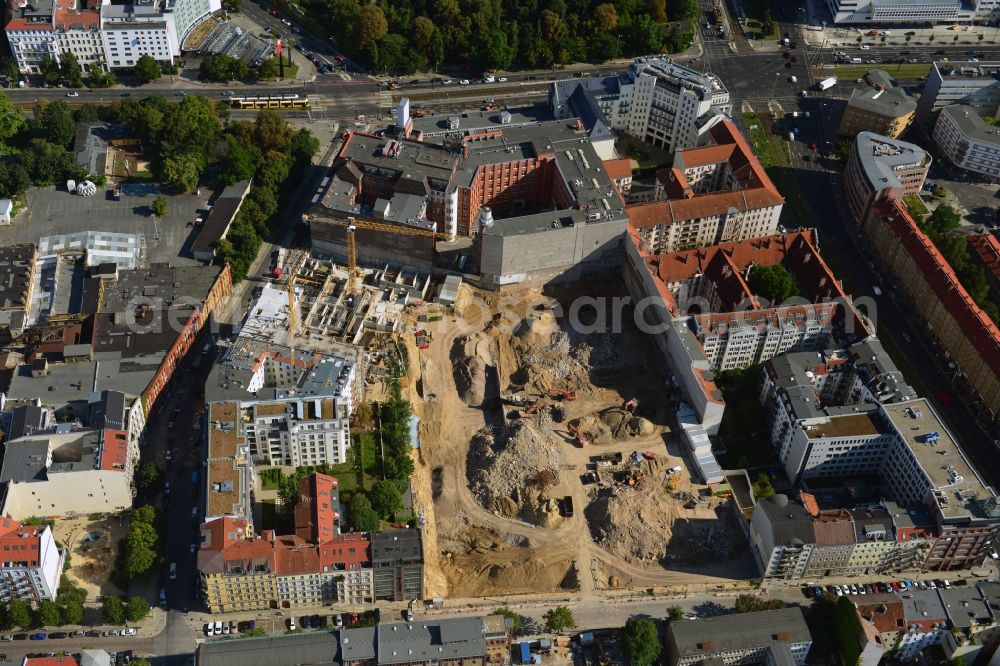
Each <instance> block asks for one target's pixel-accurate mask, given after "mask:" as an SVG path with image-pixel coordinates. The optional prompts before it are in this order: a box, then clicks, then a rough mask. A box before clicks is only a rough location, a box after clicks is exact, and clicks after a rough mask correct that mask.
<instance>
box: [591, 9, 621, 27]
mask: <svg viewBox="0 0 1000 666" xmlns="http://www.w3.org/2000/svg"><path fill="white" fill-rule="evenodd" d="M593 13H594V25H595V26H596V27H597V29H598V30H600V31H601V32H611V31H612V30H614V29H615V28H617V27H618V12H617V10H615V6H614V5H613V4H611V3H610V2H602V3H601V4H599V5H597V6H596V7H594V12H593Z"/></svg>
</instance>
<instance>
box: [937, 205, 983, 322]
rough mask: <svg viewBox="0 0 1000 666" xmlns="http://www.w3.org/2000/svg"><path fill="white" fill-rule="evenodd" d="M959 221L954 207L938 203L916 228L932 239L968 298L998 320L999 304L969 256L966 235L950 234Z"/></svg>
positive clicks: (980, 268)
mask: <svg viewBox="0 0 1000 666" xmlns="http://www.w3.org/2000/svg"><path fill="white" fill-rule="evenodd" d="M961 223H962V219H961V216H959V214H958V212H957V211H955V209H954V208H952V207H951V206H949V205H948V204H940V205H939V206H938V207H937V208H936V209H934V212H933V213H931V214H930V215H928V216H927V218H926V219H924V221H923V222H921V223H920V228H921V230H922V231H923V232H924V233H925V234H927V235H928V236H929V237H930V239H931V240H932V241H934V244H935V245H936V246H937V248H938V250H939V251H940V252H941V254H942V255H943V256H944V258H945V259H946V260H947V261H948V263H949V264H951V267H952V268H953V269H954V270H955V273H956V274H957V275H958V279H959V280H960V281H961V282H962V286H963V287H965V290H966V291H967V292H969V295H970V296H971V297H972V300H974V301H975V302H976V304H977V305H978V306H979V307H980V308H982V310H983V312H985V313H986V314H987V316H989V318H990V319H992V320H993V321H994V322H995V323H1000V303H997V301H995V300H994V299H993V296H992V293H991V291H990V279H989V275H988V274H987V272H986V268H985V267H984V266H983V265H982V264H980V263H978V261H977V260H976V259H974V258H973V256H972V252H973V250H972V248H971V247H970V246H969V241H968V237H967V236H966V235H965V234H961V233H952V232H953V231H954V230H955V229H957V228H958V227H959V225H960V224H961Z"/></svg>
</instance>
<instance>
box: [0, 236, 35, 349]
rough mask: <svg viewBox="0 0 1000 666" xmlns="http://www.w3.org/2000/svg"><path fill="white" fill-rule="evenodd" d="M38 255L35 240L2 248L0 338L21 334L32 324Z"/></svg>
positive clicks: (0, 251) (0, 254)
mask: <svg viewBox="0 0 1000 666" xmlns="http://www.w3.org/2000/svg"><path fill="white" fill-rule="evenodd" d="M36 256H37V250H36V249H35V246H34V244H32V243H27V244H22V245H8V246H6V247H3V248H0V340H4V341H7V340H10V339H12V338H14V337H17V336H19V335H20V334H21V333H22V332H24V329H25V327H26V326H27V325H28V315H29V312H30V310H31V297H32V293H33V290H34V283H35V258H36Z"/></svg>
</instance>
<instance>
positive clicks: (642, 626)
mask: <svg viewBox="0 0 1000 666" xmlns="http://www.w3.org/2000/svg"><path fill="white" fill-rule="evenodd" d="M622 638H623V640H624V642H625V654H627V655H628V658H629V661H630V662H632V666H650V665H651V664H654V663H656V659H657V657H659V656H660V650H661V649H662V648H661V646H660V636H659V632H657V631H656V625H655V624H653V621H652V620H648V619H646V618H630V619H629V620H628V621H627V622H626V623H625V629H624V630H623V631H622Z"/></svg>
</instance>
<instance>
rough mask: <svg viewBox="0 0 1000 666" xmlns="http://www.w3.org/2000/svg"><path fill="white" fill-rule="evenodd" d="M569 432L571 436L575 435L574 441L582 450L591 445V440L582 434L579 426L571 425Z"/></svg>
mask: <svg viewBox="0 0 1000 666" xmlns="http://www.w3.org/2000/svg"><path fill="white" fill-rule="evenodd" d="M569 431H570V434H572V435H573V439H574V440H575V441H576V445H577V446H579V447H580V448H581V449H582V448H583V447H585V446H587V445H588V444H590V438H589V437H587V436H586V435H584V434H583V433H582V432H580V429H579V428H578V427H577V426H575V425H573V424H572V423H570V424H569Z"/></svg>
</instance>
